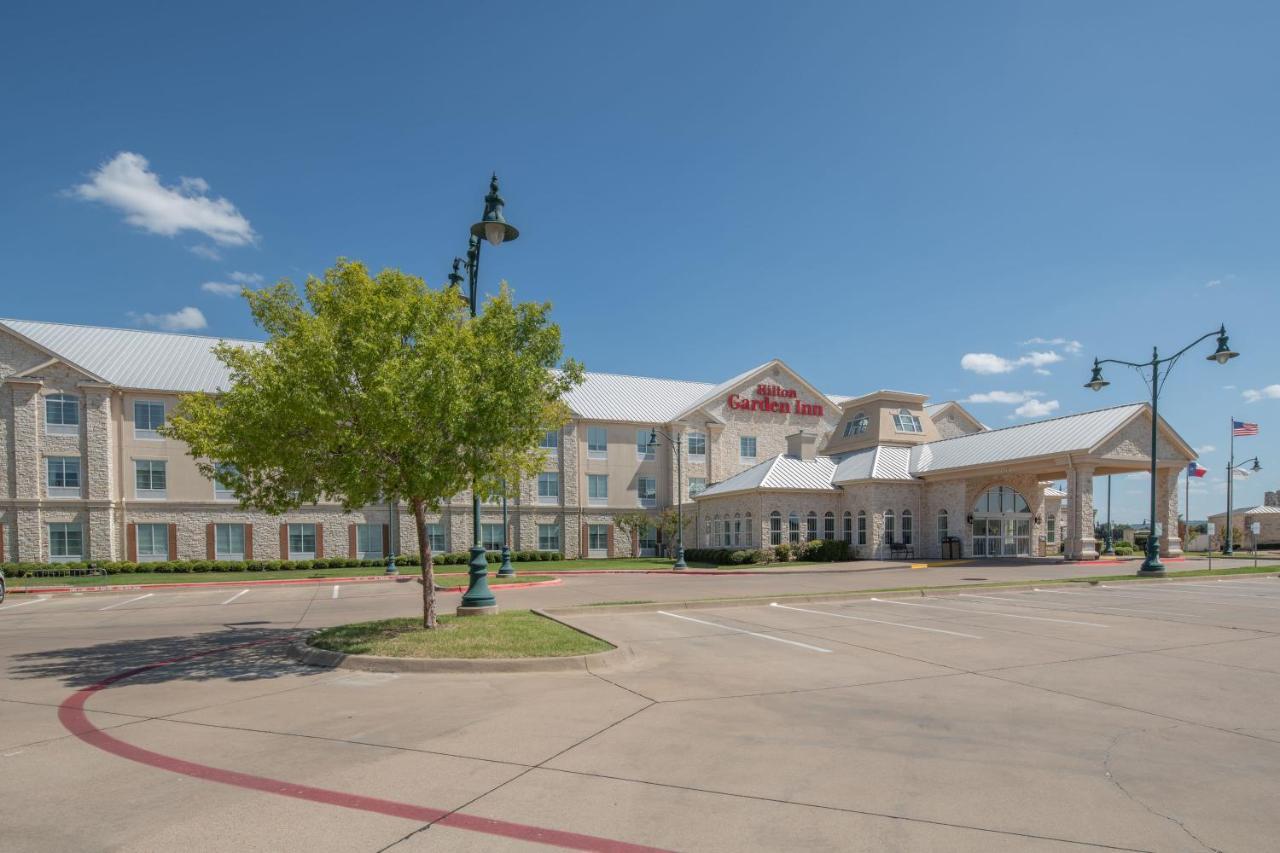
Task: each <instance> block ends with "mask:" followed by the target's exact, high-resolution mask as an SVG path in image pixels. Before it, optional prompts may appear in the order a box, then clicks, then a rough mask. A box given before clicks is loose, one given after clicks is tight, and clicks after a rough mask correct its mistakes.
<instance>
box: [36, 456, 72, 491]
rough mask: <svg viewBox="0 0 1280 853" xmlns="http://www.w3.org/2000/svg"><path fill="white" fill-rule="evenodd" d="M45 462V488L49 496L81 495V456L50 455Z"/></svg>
mask: <svg viewBox="0 0 1280 853" xmlns="http://www.w3.org/2000/svg"><path fill="white" fill-rule="evenodd" d="M44 464H45V474H46V479H45V488H46V489H47V494H48V495H49V497H51V498H78V497H80V457H78V456H50V457H48V458H47V459H45V460H44Z"/></svg>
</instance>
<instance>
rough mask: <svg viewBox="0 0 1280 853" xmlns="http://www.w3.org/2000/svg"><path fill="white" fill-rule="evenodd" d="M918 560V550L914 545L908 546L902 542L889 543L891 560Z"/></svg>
mask: <svg viewBox="0 0 1280 853" xmlns="http://www.w3.org/2000/svg"><path fill="white" fill-rule="evenodd" d="M915 558H916V549H915V546H914V545H906V544H903V543H902V542H890V543H889V559H890V560H897V559H905V560H914V559H915Z"/></svg>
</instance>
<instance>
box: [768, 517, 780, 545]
mask: <svg viewBox="0 0 1280 853" xmlns="http://www.w3.org/2000/svg"><path fill="white" fill-rule="evenodd" d="M769 544H770V545H781V544H782V513H780V512H778V511H777V510H776V509H775V510H774V511H773V512H771V513H769Z"/></svg>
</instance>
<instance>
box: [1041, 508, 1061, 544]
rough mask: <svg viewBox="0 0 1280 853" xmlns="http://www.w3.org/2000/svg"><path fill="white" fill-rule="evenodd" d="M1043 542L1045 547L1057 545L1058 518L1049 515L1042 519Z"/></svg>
mask: <svg viewBox="0 0 1280 853" xmlns="http://www.w3.org/2000/svg"><path fill="white" fill-rule="evenodd" d="M1044 541H1045V544H1047V545H1056V544H1057V543H1058V517H1057V516H1056V515H1053V514H1049V515H1046V516H1045V518H1044Z"/></svg>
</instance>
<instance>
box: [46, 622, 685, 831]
mask: <svg viewBox="0 0 1280 853" xmlns="http://www.w3.org/2000/svg"><path fill="white" fill-rule="evenodd" d="M277 642H281V641H280V640H277V639H271V640H257V641H254V642H249V643H237V644H235V645H231V646H223V647H222V648H220V649H213V650H211V651H207V652H198V653H196V654H192V655H186V656H183V657H176V658H169V659H168V660H162V661H158V662H157V663H152V664H147V665H146V666H139V667H135V668H134V669H128V670H125V671H124V672H118V673H116V674H115V675H112V676H110V677H108V678H105V679H103V680H102V681H99V682H98V683H97V684H94V685H92V686H90V687H86V688H84V689H83V690H77V691H76V692H75V693H72V694H71V695H70V696H68V697H67V698H66V699H64V700H63V701H62V704H60V705H59V706H58V721H59V722H61V723H62V725H63V727H64V728H66V730H67V731H69V732H70V733H71V734H73V735H75V736H76V737H77V738H79V739H80V740H82V741H84V742H85V743H87V744H89V745H90V746H93V747H97V748H98V749H101V750H103V751H104V752H109V753H111V754H112V755H115V756H118V757H120V758H125V759H128V760H129V761H136V762H137V763H139V764H144V765H146V766H148V767H155V768H158V769H160V770H167V771H169V772H170V773H179V774H181V775H183V776H190V777H192V778H194V779H202V780H204V781H207V782H218V783H220V784H223V785H231V786H232V787H236V788H245V789H248V790H251V791H261V792H262V793H265V794H277V795H279V796H282V797H292V798H294V799H297V800H308V801H310V802H313V803H322V804H324V805H330V806H338V807H340V808H346V809H356V810H358V811H366V812H373V813H375V814H383V815H389V816H391V817H399V818H404V819H406V820H413V821H418V822H420V823H427V824H434V825H438V826H446V827H449V828H451V829H462V830H467V831H470V832H481V833H484V834H486V835H498V836H502V837H504V838H515V839H519V840H521V841H532V842H535V843H537V844H548V845H553V846H556V847H564V848H567V849H570V850H604V851H610V853H649V851H657V852H658V853H661V848H658V847H646V846H644V845H641V844H630V843H627V842H625V841H615V840H613V839H611V838H600V837H598V836H594V835H582V834H580V833H576V832H565V831H563V830H559V829H547V828H544V827H540V826H530V825H528V824H523V823H511V822H509V821H503V820H494V819H492V818H485V817H477V816H475V815H467V814H462V813H461V812H457V811H450V810H448V809H437V808H431V807H430V806H419V805H415V804H413V803H401V802H396V801H394V800H383V799H378V798H377V797H365V796H361V795H360V794H348V793H345V792H343V791H331V790H329V789H327V788H315V787H312V786H310V785H298V784H295V783H293V782H285V781H283V780H280V779H269V778H267V777H265V776H254V775H252V774H249V773H239V772H237V771H235V770H223V769H222V768H219V767H210V766H209V765H207V764H197V763H196V762H194V761H186V760H184V759H181V758H175V757H174V756H171V755H163V754H161V753H159V752H152V751H151V750H149V749H143V748H142V747H138V746H134V745H133V744H130V743H125V742H124V741H122V740H119V739H118V738H115V737H112V736H111V735H109V734H107V733H106V732H104V731H103V730H102V729H99V728H98V727H97V726H95V725H94V724H93V723H91V722H90V721H89V716H88V714H86V713H85V710H84V706H85V703H86V702H87V701H88V700H89V697H91V696H92V695H93V694H95V693H97V692H98V691H100V690H105V689H106V688H108V687H111V686H112V685H113V684H116V683H118V682H120V681H123V680H125V679H127V678H131V677H133V676H135V675H140V674H141V673H144V672H150V671H151V670H153V669H159V668H160V667H163V666H169V665H171V664H175V663H182V662H184V661H189V660H194V659H196V658H202V657H207V656H208V655H214V654H219V653H221V652H226V651H231V650H233V649H243V648H247V647H250V646H261V645H266V644H268V643H277Z"/></svg>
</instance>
